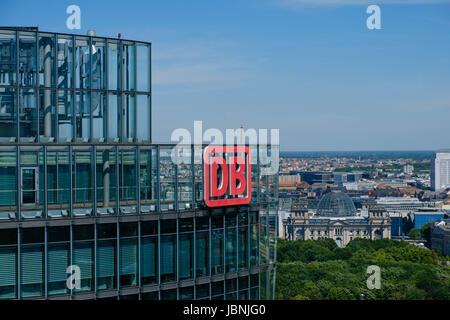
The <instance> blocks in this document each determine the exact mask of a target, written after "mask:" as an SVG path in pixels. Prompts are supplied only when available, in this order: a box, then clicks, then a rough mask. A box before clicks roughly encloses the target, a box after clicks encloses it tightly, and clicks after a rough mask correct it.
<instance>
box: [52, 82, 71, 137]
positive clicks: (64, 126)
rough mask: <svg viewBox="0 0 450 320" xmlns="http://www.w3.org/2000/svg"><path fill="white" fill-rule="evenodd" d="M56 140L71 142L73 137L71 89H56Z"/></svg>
mask: <svg viewBox="0 0 450 320" xmlns="http://www.w3.org/2000/svg"><path fill="white" fill-rule="evenodd" d="M56 108H57V113H58V140H59V141H61V142H71V141H72V139H73V121H72V120H73V94H72V91H71V90H58V95H57V105H56Z"/></svg>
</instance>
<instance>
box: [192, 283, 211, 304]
mask: <svg viewBox="0 0 450 320" xmlns="http://www.w3.org/2000/svg"><path fill="white" fill-rule="evenodd" d="M195 294H196V299H197V300H200V299H202V300H203V299H206V300H207V299H209V283H207V284H200V285H197V286H196V288H195Z"/></svg>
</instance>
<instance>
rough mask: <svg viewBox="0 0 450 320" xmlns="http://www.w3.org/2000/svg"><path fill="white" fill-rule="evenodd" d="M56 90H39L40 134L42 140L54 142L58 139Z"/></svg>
mask: <svg viewBox="0 0 450 320" xmlns="http://www.w3.org/2000/svg"><path fill="white" fill-rule="evenodd" d="M55 94H56V91H52V90H50V89H43V90H42V89H41V90H40V91H39V136H40V138H39V139H40V141H41V142H54V141H55V139H56V97H55Z"/></svg>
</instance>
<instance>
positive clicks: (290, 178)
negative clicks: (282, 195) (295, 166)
mask: <svg viewBox="0 0 450 320" xmlns="http://www.w3.org/2000/svg"><path fill="white" fill-rule="evenodd" d="M279 182H280V183H286V182H291V183H292V182H293V183H300V182H301V177H300V175H299V174H280V176H279Z"/></svg>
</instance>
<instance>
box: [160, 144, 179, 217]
mask: <svg viewBox="0 0 450 320" xmlns="http://www.w3.org/2000/svg"><path fill="white" fill-rule="evenodd" d="M159 167H160V168H159V175H160V192H161V193H160V196H161V211H168V210H169V211H172V210H175V188H176V186H175V164H174V162H173V161H172V149H171V148H162V149H160V154H159Z"/></svg>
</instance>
